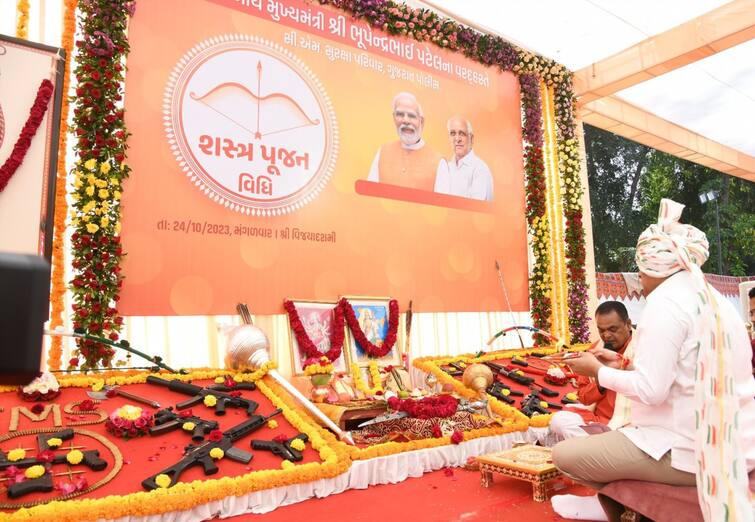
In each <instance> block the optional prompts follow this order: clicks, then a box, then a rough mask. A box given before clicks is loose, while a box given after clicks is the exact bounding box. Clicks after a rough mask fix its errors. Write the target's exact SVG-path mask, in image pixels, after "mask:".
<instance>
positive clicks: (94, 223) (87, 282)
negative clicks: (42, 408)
mask: <svg viewBox="0 0 755 522" xmlns="http://www.w3.org/2000/svg"><path fill="white" fill-rule="evenodd" d="M79 8H80V16H79V30H80V33H81V38H80V39H79V40H78V41H77V42H76V48H77V55H76V63H77V66H76V70H75V75H76V80H77V87H76V97H75V100H76V107H75V108H74V111H73V113H74V118H73V120H74V121H73V125H72V127H71V130H72V131H73V132H74V134H75V135H76V137H77V142H76V144H75V146H74V150H76V153H77V160H76V165H75V169H74V173H73V174H74V182H73V193H72V194H71V199H72V200H73V208H72V211H71V226H72V227H73V228H74V233H73V234H72V235H71V244H72V249H73V258H74V259H73V262H72V266H73V270H74V277H73V280H72V281H71V291H72V292H73V300H74V304H73V305H72V308H73V327H74V328H75V329H83V330H85V331H86V332H88V333H91V334H94V335H96V336H100V337H107V338H109V339H111V340H113V341H116V340H118V338H119V334H118V332H119V331H120V329H121V325H122V323H123V318H122V317H120V316H119V315H118V310H117V302H118V300H119V298H120V297H119V293H120V288H121V285H122V282H123V281H122V276H121V275H120V271H121V267H120V262H121V257H122V255H123V250H122V248H121V244H120V228H121V222H120V220H121V207H120V199H121V190H122V189H121V184H122V182H123V180H124V179H126V178H127V177H128V174H129V170H130V169H129V167H128V166H127V165H126V164H125V163H124V160H125V157H126V137H127V135H128V133H127V131H126V129H125V126H124V122H123V119H124V113H123V109H122V108H120V105H121V102H122V99H123V79H124V72H125V71H124V66H123V65H122V63H123V61H124V59H125V57H126V56H127V54H128V50H129V45H128V39H127V37H126V29H127V25H128V19H129V16H130V15H131V14H133V11H134V2H133V1H128V0H82V1H80V3H79ZM74 355H81V357H80V358H79V357H73V358H72V359H71V361H69V367H75V366H77V365H78V364H79V363H81V367H82V368H83V369H90V368H97V367H99V366H100V365H103V366H111V365H112V361H113V357H114V356H115V350H114V349H113V348H112V347H109V346H106V345H104V344H102V343H98V342H96V341H94V340H91V339H83V340H79V341H78V349H77V350H76V351H75V352H74ZM120 362H121V363H123V361H120ZM116 364H118V363H116Z"/></svg>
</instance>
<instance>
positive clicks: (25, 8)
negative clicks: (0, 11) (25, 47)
mask: <svg viewBox="0 0 755 522" xmlns="http://www.w3.org/2000/svg"><path fill="white" fill-rule="evenodd" d="M16 37H17V38H22V39H24V40H26V39H28V38H29V0H18V2H17V3H16Z"/></svg>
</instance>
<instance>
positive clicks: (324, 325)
mask: <svg viewBox="0 0 755 522" xmlns="http://www.w3.org/2000/svg"><path fill="white" fill-rule="evenodd" d="M291 302H292V303H293V305H294V308H296V312H297V314H298V315H299V320H300V321H301V324H302V326H303V327H304V331H305V332H306V335H307V336H309V339H310V340H311V341H312V343H313V344H314V345H315V347H317V351H318V352H320V353H323V354H324V353H326V352H328V350H330V340H331V338H332V333H333V328H334V324H333V323H334V316H335V313H334V311H335V307H336V306H337V305H338V303H336V302H327V301H306V300H294V299H292V300H291ZM345 324H346V323H345V322H344V328H345V327H346V326H345ZM288 329H289V337H290V338H291V371H292V373H293V375H295V376H301V375H304V361H305V360H306V359H307V354H306V353H305V352H304V350H303V349H302V348H301V347H300V346H299V342H298V341H297V339H296V333H295V332H294V329H293V327H292V325H291V317H290V316H288ZM346 352H347V348H346V339H345V338H344V343H343V349H342V351H341V356H340V357H339V358H338V359H336V360H335V361H333V371H334V372H346V371H348V364H347V360H346Z"/></svg>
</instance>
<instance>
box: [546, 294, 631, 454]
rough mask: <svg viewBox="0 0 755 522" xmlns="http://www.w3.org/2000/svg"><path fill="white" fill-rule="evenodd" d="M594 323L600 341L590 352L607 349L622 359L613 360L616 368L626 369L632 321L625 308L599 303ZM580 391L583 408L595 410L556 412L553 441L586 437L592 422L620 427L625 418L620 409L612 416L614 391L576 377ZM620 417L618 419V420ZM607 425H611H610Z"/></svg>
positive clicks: (617, 304) (615, 303) (552, 431)
mask: <svg viewBox="0 0 755 522" xmlns="http://www.w3.org/2000/svg"><path fill="white" fill-rule="evenodd" d="M595 324H596V325H597V327H598V334H599V335H600V340H598V341H596V342H595V343H593V345H592V346H590V351H591V352H592V353H595V354H598V353H602V350H610V351H612V352H616V353H618V354H619V355H621V356H622V358H621V359H617V360H616V361H612V363H613V364H612V365H613V366H614V367H616V368H622V367H626V365H627V362H628V361H629V358H630V357H631V351H630V353H627V351H628V349H630V344H631V342H632V321H630V320H629V313H628V312H627V309H626V307H625V306H624V305H623V304H621V303H620V302H618V301H606V302H604V303H601V304H600V306H598V308H597V309H596V310H595ZM578 384H579V389H578V390H577V397H578V399H579V402H580V403H582V404H584V405H585V406H592V405H595V408H594V410H592V411H590V410H589V409H582V408H579V409H578V408H570V407H569V406H568V405H567V406H566V407H565V408H564V410H562V411H559V412H556V413H555V414H554V415H553V417H552V418H551V422H550V431H551V433H552V434H553V436H554V437H555V438H556V440H564V439H568V438H571V437H586V436H587V433H588V432H587V431H585V430H584V429H583V428H582V427H583V426H585V425H588V424H591V423H600V424H603V425H605V426H609V427H611V428H616V427H621V426H623V425H624V424H626V422H628V419H627V418H626V413H625V412H624V411H623V410H622V411H621V412H619V415H617V416H616V417H617V418H616V419H614V420H613V422H612V421H611V419H612V417H614V404H615V403H616V392H615V391H613V390H607V389H605V388H603V387H602V386H599V385H598V383H597V382H596V381H595V379H592V378H589V377H583V376H580V377H579V378H578ZM619 417H620V418H619ZM609 423H610V424H609Z"/></svg>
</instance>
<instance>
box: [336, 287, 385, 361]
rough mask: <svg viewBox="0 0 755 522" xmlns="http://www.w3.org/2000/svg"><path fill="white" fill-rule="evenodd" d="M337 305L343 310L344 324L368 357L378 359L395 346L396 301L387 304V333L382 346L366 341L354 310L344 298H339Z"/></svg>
mask: <svg viewBox="0 0 755 522" xmlns="http://www.w3.org/2000/svg"><path fill="white" fill-rule="evenodd" d="M339 304H340V306H341V309H342V310H343V315H344V317H345V318H346V324H347V325H348V326H349V330H351V334H352V335H353V336H354V339H355V340H356V342H358V343H359V346H361V347H362V350H364V352H365V353H366V354H367V355H368V356H370V357H375V358H379V357H384V356H386V355H388V354H389V353H390V352H391V350H392V349H393V345H395V344H396V334H397V332H398V317H399V312H398V301H396V300H395V299H391V300H390V301H389V302H388V333H387V334H386V335H385V339H383V341H382V344H380V342H379V341H378V344H374V343H371V342H370V341H369V339H367V336H366V335H365V334H364V332H363V331H362V327H361V326H360V325H359V320H358V319H357V316H356V314H355V313H354V308H353V307H352V306H351V303H349V301H348V300H347V299H346V298H345V297H342V298H341V300H340V301H339Z"/></svg>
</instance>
